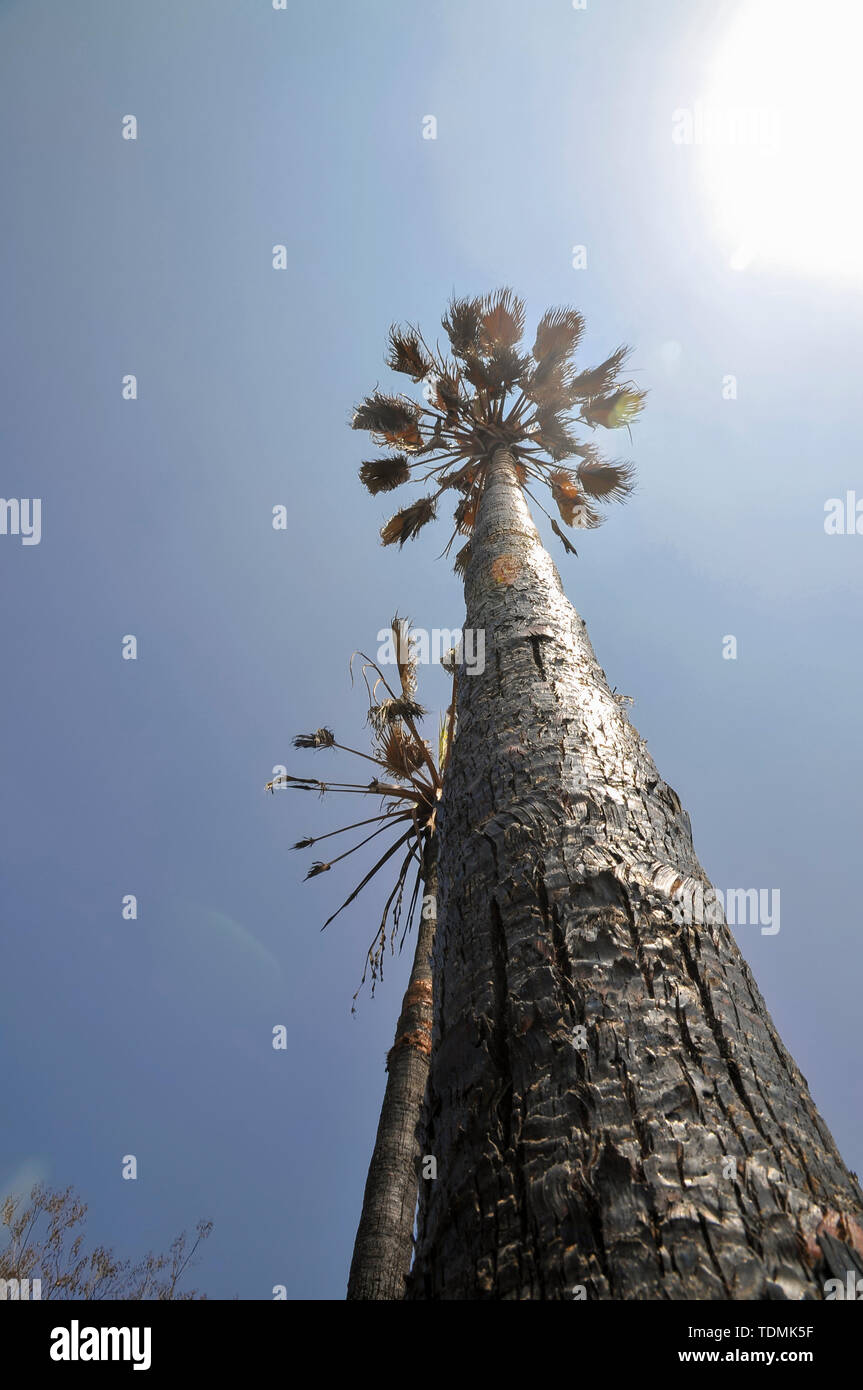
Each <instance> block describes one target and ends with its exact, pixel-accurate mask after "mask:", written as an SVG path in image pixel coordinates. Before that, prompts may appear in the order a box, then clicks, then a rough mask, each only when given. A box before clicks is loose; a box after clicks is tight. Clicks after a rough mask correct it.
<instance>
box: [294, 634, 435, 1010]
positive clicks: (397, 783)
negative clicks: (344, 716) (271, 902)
mask: <svg viewBox="0 0 863 1390" xmlns="http://www.w3.org/2000/svg"><path fill="white" fill-rule="evenodd" d="M390 630H391V633H392V637H393V643H394V649H395V666H396V671H397V677H395V678H390V679H388V677H387V674H385V672H384V670H383V669H382V666H381V665H380V664H379V663H378V662H377V661H373V660H372V659H371V658H370V657H368V656H366V655H364V654H363V653H362V652H360V653H358V654H356V655H358V656H359V658H360V660H361V662H362V666H361V671H362V678H363V682H364V685H365V690H366V694H367V697H368V710H367V716H366V722H367V724H368V726H369V727H370V729H371V733H372V739H371V745H370V749H369V751H368V752H363V751H362V750H361V749H358V748H352V747H350V746H349V745H347V744H344V743H341V742H339V740H338V739H337V738H336V735H335V734H334V732H333V731H332V729H329V728H327V727H325V726H322V727H321V728H319V729H317V730H316V731H315V732H314V733H313V734H297V736H296V737H295V738H294V740H293V744H294V747H295V748H303V749H312V750H320V749H334V750H339V751H341V752H343V753H348V754H351V755H352V756H354V757H357V758H362V759H364V760H365V761H366V762H371V763H373V764H375V766H376V767H377V768H378V769H379V772H378V773H376V775H375V776H374V777H373V778H372V780H371V781H370V782H346V781H328V780H325V779H322V778H318V777H298V776H295V775H294V774H292V773H287V772H284V773H282V774H281V775H280V776H278V777H275V778H274V779H273V781H272V782H268V783H267V790H268V791H270V792H275V791H276V790H277V789H278V788H281V787H287V788H290V789H292V790H294V791H317V792H318V793H319V794H320V795H321V796H323V795H325V794H328V793H329V794H342V795H354V796H367V797H373V798H375V799H376V800H377V801H378V804H379V810H378V811H377V813H376V814H375V815H372V816H368V817H364V818H363V819H361V820H357V821H352V822H351V823H350V824H348V825H344V826H340V827H339V828H338V829H336V830H328V831H326V832H324V833H323V834H321V835H307V836H304V837H303V838H302V839H300V840H297V841H296V842H295V843H294V845H293V846H292V848H293V849H310V848H311V847H312V846H313V845H316V844H317V843H318V842H319V841H321V840H327V839H331V838H333V837H334V836H337V835H344V834H347V833H349V832H350V831H355V830H366V828H367V827H370V829H369V830H368V833H367V834H365V835H364V836H363V837H362V838H361V839H359V840H358V841H357V842H356V843H354V844H352V845H350V847H349V848H348V849H346V850H344V851H343V852H342V853H340V854H337V855H334V856H332V857H331V858H329V859H316V860H314V861H313V863H312V864H311V866H310V868H309V870H308V872H307V873H306V878H307V879H311V878H318V877H320V875H321V874H325V873H329V872H330V871H331V870H332V869H333V868H334V867H335V865H337V864H339V863H340V862H341V861H342V860H344V859H348V858H349V857H350V856H351V855H353V854H355V853H356V852H357V851H358V850H361V849H363V848H364V846H366V845H368V844H369V843H370V842H371V841H372V840H375V839H376V838H377V837H378V836H379V835H386V834H387V833H388V832H389V833H390V834H392V833H393V832H395V837H394V838H393V839H392V842H391V843H390V844H389V846H388V848H387V849H386V850H385V851H384V852H383V853H382V854H381V855H380V856H379V858H378V859H377V861H376V862H375V864H374V865H373V867H372V868H371V869H370V870H369V871H368V873H366V874H365V875H364V876H363V878H362V879H361V880H360V882H359V883H358V884H357V885H356V886H355V887H354V889H353V890H352V892H351V893H350V894H349V895H348V897H347V898H346V899H345V900H344V902H343V903H342V904H341V906H340V907H339V908H338V909H337V910H336V911H335V912H334V913H332V915H331V916H330V917H328V918H327V920H326V922H325V923H324V927H327V926H329V924H330V923H331V922H332V921H334V920H335V918H336V917H338V915H339V914H340V913H341V912H342V911H344V909H345V908H346V907H348V906H349V905H350V904H351V903H352V902H354V901H355V900H356V898H357V897H358V896H359V894H360V893H361V892H362V890H363V888H365V887H366V886H367V884H369V883H370V882H371V881H372V879H373V878H374V877H375V875H376V874H377V873H378V872H379V871H381V870H382V869H383V868H384V867H385V866H386V865H389V864H390V863H391V862H392V861H393V859H394V858H395V859H396V864H397V870H396V876H395V880H394V884H393V887H392V889H391V891H390V893H389V896H388V897H387V900H386V904H385V907H384V912H383V916H382V918H381V921H380V925H379V926H378V928H377V929H376V931H375V936H374V938H373V940H372V943H371V945H370V946H369V948H368V951H367V953H366V965H365V969H364V971H363V977H362V980H361V982H360V987H362V984H363V983H364V982H365V980H366V977H367V975H368V973H369V971H370V972H371V977H372V993H374V987H375V984H376V982H377V981H378V980H379V979H382V978H383V962H384V955H385V950H386V946H387V943H389V945H390V948H391V949H394V945H395V939H396V936H398V935H399V931H400V930H401V939H400V945H401V943H402V942H403V941H404V939H405V936H406V934H407V932H408V931H409V930H410V927H411V924H412V921H413V919H414V916H415V910H416V905H417V902H418V899H419V890H420V884H421V882H422V876H423V872H424V865H425V862H426V854H427V851H428V850H429V848H430V846H431V843H432V841H433V837H434V836H435V833H436V827H437V812H438V806H439V803H440V797H441V792H442V787H443V775H444V771H445V768H446V758H447V755H448V743H447V738H446V737H445V738H444V739H443V741H441V739H440V738H439V740H438V758H437V760H435V758H434V756H433V754H432V750H431V747H430V745H429V744H428V743H427V742H426V741H425V740H424V739H423V738H422V737H421V735H420V732H419V728H418V726H419V724H420V723H421V721H422V719H423V718H424V717H425V714H426V711H425V709H424V708H423V706H422V705H420V704H419V702H418V701H417V700H416V699H415V698H414V696H415V692H416V686H417V660H416V653H415V650H414V644H413V642H412V639H411V631H410V623H409V621H408V620H407V619H406V618H400V617H399V616H398V614H396V615H395V617H394V618H393V619H392V622H391V624H390ZM351 668H352V679H353V658H351ZM448 669H449V668H448ZM451 670H452V675H453V689H452V701H451V704H450V707H449V710H448V711H447V722H446V726H445V727H446V731H447V736H448V739H449V740H450V741H451V739H452V735H453V730H454V719H455V687H456V680H457V674H456V668H455V666H453V667H452V668H451ZM396 856H398V858H396ZM414 871H415V877H414V881H413V886H412V888H410V889H409V888H408V880H409V877H410V874H411V873H412V872H414ZM405 906H407V913H406V915H404V909H405ZM321 930H323V928H322V929H321ZM357 993H359V990H357ZM354 998H355V999H356V995H355V996H354Z"/></svg>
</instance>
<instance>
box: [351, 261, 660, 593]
mask: <svg viewBox="0 0 863 1390" xmlns="http://www.w3.org/2000/svg"><path fill="white" fill-rule="evenodd" d="M441 323H442V325H443V328H444V329H445V331H446V334H447V337H448V339H449V346H450V351H449V354H447V353H445V352H442V351H441V349H440V347H439V346H438V345H437V344H435V346H434V348H431V347H429V345H428V343H427V342H426V340H425V339H424V338H423V335H422V333H421V332H420V330H419V329H418V328H415V327H412V326H411V325H407V326H406V327H399V326H396V325H394V326H393V327H392V328H391V329H390V332H389V347H388V353H387V357H386V362H387V365H388V366H389V367H390V368H391V369H392V370H393V371H396V372H400V373H403V374H404V375H406V376H409V377H410V378H411V380H412V381H413V382H414V384H415V385H422V387H423V395H424V398H425V401H426V404H425V405H421V404H420V403H419V402H418V401H416V400H414V399H413V398H412V397H411V396H408V395H404V394H397V395H387V394H386V393H384V392H381V391H379V390H375V391H374V392H373V393H372V394H371V395H370V396H367V397H366V399H365V400H364V401H362V403H361V404H360V405H359V406H358V407H357V409H356V410H355V412H354V416H353V420H352V422H351V423H352V427H353V428H354V429H358V430H367V431H368V432H369V433H370V434H371V436H372V438H373V439H374V441H375V443H377V444H380V445H383V446H389V448H390V449H391V450H393V449H395V450H397V451H398V452H395V453H393V452H390V453H389V454H385V455H383V456H382V457H379V458H376V459H368V460H366V461H365V462H364V463H363V464H362V466H361V468H360V470H359V476H360V480H361V481H362V482H363V483H364V484H365V486H366V488H367V489H368V491H369V492H370V493H372V494H373V495H375V494H377V493H379V492H391V491H392V490H393V489H394V488H397V487H399V486H401V484H403V483H406V482H409V481H411V480H416V481H422V482H428V481H430V480H431V481H432V483H433V491H432V492H430V493H429V494H428V495H426V496H424V497H420V498H419V499H418V501H416V502H414V503H412V504H411V505H409V506H407V507H403V508H402V510H401V511H399V512H396V514H395V515H394V516H392V517H391V518H390V519H389V521H388V522H387V523H386V525H385V526H384V527H383V528H382V530H381V540H382V542H383V544H384V545H393V544H395V543H396V542H398V544H399V546H402V545H404V543H405V541H406V540H410V539H411V538H412V537H414V536H416V535H418V533H419V532H420V531H421V530H422V528H423V527H424V526H425V525H427V524H428V522H430V521H432V520H433V519H434V518H435V516H436V515H437V505H438V501H439V499H440V498H441V496H442V495H443V493H444V492H446V491H447V490H449V489H452V490H454V491H455V492H456V493H457V494H459V498H458V501H457V502H456V505H455V509H454V513H453V518H454V521H455V530H454V531H453V533H452V535H451V536H450V539H449V542H448V544H447V547H446V549H447V551H448V550H449V549H450V547H451V546H452V543H453V541H454V540H455V537H456V536H457V535H459V534H461V535H464V536H467V537H470V535H471V533H472V531H473V526H474V522H475V520H476V515H477V508H478V506H479V500H480V497H481V495H482V490H483V486H484V483H485V479H486V476H487V472H488V466H489V463H490V462H491V459H492V457H493V456H494V454H495V452H496V451H497V450H498V449H499V448H501V447H504V448H507V449H508V450H509V452H510V454H511V456H512V458H513V461H514V464H515V471H516V476H517V478H518V481H519V483H520V484H521V486H522V487H523V488H524V490H525V492H526V493H527V495H528V496H529V497H530V498H531V499H532V500H533V501H534V502H536V504H537V505H538V506H539V507H540V510H542V511H543V512H545V514H546V516H548V512H546V509H545V508H544V507H543V506H542V504H541V503H540V502H539V501H538V499H537V498H536V497H535V496H534V495H533V493H532V492H531V491H530V489H529V483H530V482H535V483H541V484H543V485H545V486H547V487H548V488H549V489H550V490H551V494H552V497H553V499H554V502H555V503H556V505H557V510H558V513H559V515H560V518H561V520H562V521H563V522H564V523H565V524H566V525H567V526H577V527H589V528H593V527H595V526H599V525H600V524H601V522H602V520H603V517H602V514H601V512H600V511H599V510H598V507H599V505H601V504H604V503H608V502H618V501H624V500H625V499H626V497H628V496H629V494H630V493H631V491H632V489H633V471H634V470H633V467H632V465H631V464H630V463H626V462H620V461H610V460H608V459H605V458H603V456H602V455H601V454H600V453H599V451H598V450H597V448H596V446H595V444H593V442H591V441H588V442H584V441H583V440H581V439H579V437H578V435H577V434H576V433H575V431H576V429H577V428H578V427H579V426H585V427H587V428H588V429H590V430H591V431H593V430H595V429H596V427H597V426H602V427H603V428H604V429H621V428H625V429H626V430H627V432H628V431H629V426H630V424H631V423H632V421H633V420H634V419H635V418H636V416H637V415H638V414H639V413H640V412H641V410H642V409H643V407H644V401H645V396H646V393H645V392H644V391H640V390H638V389H637V387H636V386H635V385H634V383H633V382H632V381H630V380H628V379H625V378H624V377H623V375H622V373H623V369H624V366H625V363H626V362H627V360H628V358H629V355H630V351H631V349H629V348H628V347H626V346H621V347H618V348H616V349H615V351H614V352H613V353H612V354H611V356H610V357H607V358H606V360H605V361H604V362H601V363H600V364H599V366H597V367H591V368H588V369H586V370H585V369H583V370H580V371H579V370H577V369H576V365H575V355H576V350H577V348H578V345H579V343H580V340H581V336H582V332H583V330H584V320H583V318H582V316H581V314H580V313H579V312H578V310H577V309H572V308H556V309H549V310H547V312H546V313H545V314H543V316H542V318H541V319H540V321H539V324H538V326H537V330H536V337H535V339H534V343H533V346H532V348H531V349H530V351H529V352H527V351H524V350H523V347H524V345H523V343H522V338H523V335H524V329H525V306H524V302H523V300H521V299H519V298H518V296H517V295H515V294H514V293H513V291H512V290H511V289H508V288H506V287H504V288H502V289H498V290H495V291H493V292H492V293H491V294H487V295H484V296H482V297H479V298H475V299H460V298H453V299H452V300H451V301H450V303H449V306H448V308H447V312H446V313H445V314H444V316H443V318H442V320H441ZM567 460H577V462H575V463H574V464H573V463H567V462H566V461H567ZM550 520H551V524H552V528H553V530H554V532H555V534H556V535H557V536H559V537H560V539H561V540H562V541H563V544H564V545H565V547H566V549H567V550H568V551H571V552H572V553H573V554H575V553H576V552H575V547H574V546H573V545H572V543H571V542H570V541H569V540H568V539H567V537H566V536H565V534H564V532H563V531H561V529H560V527H559V526H558V524H557V521H555V520H554V519H553V518H550ZM469 555H470V541H469V540H468V542H467V544H466V545H464V546H463V547H462V549H461V550H460V551H459V553H458V555H457V557H456V562H455V568H456V570H457V571H458V572H460V573H463V572H464V568H465V566H466V564H467V560H468V558H469Z"/></svg>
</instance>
